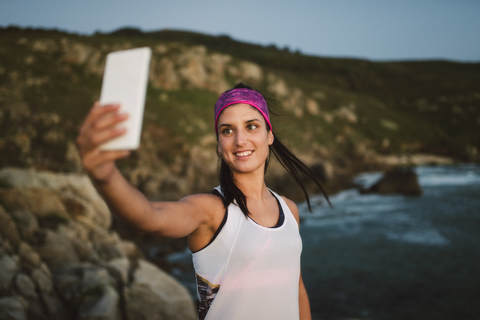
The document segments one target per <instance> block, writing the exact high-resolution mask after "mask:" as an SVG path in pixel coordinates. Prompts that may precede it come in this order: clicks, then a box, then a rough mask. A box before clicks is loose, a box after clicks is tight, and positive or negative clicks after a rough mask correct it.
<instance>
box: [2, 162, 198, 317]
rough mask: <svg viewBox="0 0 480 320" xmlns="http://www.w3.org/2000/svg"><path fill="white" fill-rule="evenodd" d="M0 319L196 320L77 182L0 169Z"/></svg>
mask: <svg viewBox="0 0 480 320" xmlns="http://www.w3.org/2000/svg"><path fill="white" fill-rule="evenodd" d="M0 183H1V187H0V205H1V206H0V319H2V320H3V319H15V320H23V319H25V320H26V319H59V320H60V319H62V320H63V319H96V320H98V319H105V320H106V319H109V320H110V319H112V320H113V319H121V320H133V319H135V320H137V319H152V320H153V319H196V312H195V307H194V303H193V301H192V299H191V297H190V295H189V294H188V292H187V290H186V289H185V288H184V287H183V286H181V285H180V284H179V283H178V282H177V281H176V280H174V279H173V278H172V277H171V276H169V275H168V274H167V273H166V272H164V271H162V270H161V269H159V268H158V267H156V266H155V265H153V264H152V263H150V262H148V261H146V260H145V259H144V258H143V257H142V256H143V255H142V254H141V251H140V250H139V249H138V248H137V246H136V245H135V244H134V243H132V242H128V241H125V240H122V239H120V237H119V236H118V234H117V233H116V232H115V231H112V230H111V229H110V227H111V214H110V212H109V210H108V208H107V206H106V205H105V203H104V202H103V200H102V199H101V198H100V196H99V195H98V193H97V192H96V190H95V189H94V187H93V186H92V184H91V183H90V180H89V179H88V178H87V177H86V176H84V175H76V174H54V173H48V172H37V171H34V170H22V169H16V168H4V169H2V170H0Z"/></svg>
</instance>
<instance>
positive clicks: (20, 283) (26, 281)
mask: <svg viewBox="0 0 480 320" xmlns="http://www.w3.org/2000/svg"><path fill="white" fill-rule="evenodd" d="M15 289H16V290H17V292H18V293H20V294H21V295H22V296H23V297H24V298H26V299H38V295H37V292H36V291H35V283H33V281H32V280H31V279H30V278H29V277H28V276H27V275H26V274H24V273H20V274H18V275H17V276H16V278H15Z"/></svg>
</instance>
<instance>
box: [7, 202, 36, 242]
mask: <svg viewBox="0 0 480 320" xmlns="http://www.w3.org/2000/svg"><path fill="white" fill-rule="evenodd" d="M11 216H12V219H13V220H14V221H15V223H16V225H17V230H18V232H19V234H20V237H21V238H22V239H24V240H25V241H27V242H33V238H34V233H35V231H36V230H38V221H37V218H35V216H34V215H33V214H32V213H31V212H30V211H28V210H14V211H12V212H11Z"/></svg>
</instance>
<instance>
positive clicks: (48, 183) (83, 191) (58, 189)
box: [0, 167, 111, 229]
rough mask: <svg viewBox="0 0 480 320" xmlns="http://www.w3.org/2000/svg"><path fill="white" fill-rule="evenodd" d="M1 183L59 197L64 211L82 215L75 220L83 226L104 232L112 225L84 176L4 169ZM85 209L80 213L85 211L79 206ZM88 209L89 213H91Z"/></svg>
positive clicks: (107, 213)
mask: <svg viewBox="0 0 480 320" xmlns="http://www.w3.org/2000/svg"><path fill="white" fill-rule="evenodd" d="M0 179H2V180H4V181H7V182H8V183H9V184H10V185H12V186H13V187H16V188H24V189H25V188H29V189H43V190H45V189H48V190H50V192H51V193H56V194H57V195H60V196H61V199H60V201H61V202H62V205H63V207H64V208H65V207H67V208H70V209H72V208H73V209H80V211H78V212H80V213H81V214H80V215H79V216H78V217H76V218H78V219H80V220H81V221H82V222H84V223H85V224H86V225H89V226H93V227H101V228H105V229H108V228H109V227H110V225H111V214H110V210H109V209H108V207H107V205H106V204H105V202H104V201H103V199H102V198H101V197H100V195H99V194H98V192H97V190H96V189H95V187H94V186H93V185H92V183H91V181H90V179H89V178H88V176H86V175H79V174H58V173H52V172H38V171H35V170H25V169H19V168H9V167H7V168H3V169H2V170H0ZM47 193H48V192H47ZM68 199H73V201H72V202H69V200H68ZM79 199H82V200H84V201H80V200H79ZM40 200H41V199H40ZM63 200H65V201H63ZM77 204H79V205H80V206H77ZM85 204H88V205H85ZM84 205H85V208H83V209H85V210H84V211H81V210H83V209H82V208H81V206H84ZM89 207H91V208H92V209H91V210H90V209H89ZM67 211H68V210H67Z"/></svg>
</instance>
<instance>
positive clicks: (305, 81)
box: [0, 28, 480, 165]
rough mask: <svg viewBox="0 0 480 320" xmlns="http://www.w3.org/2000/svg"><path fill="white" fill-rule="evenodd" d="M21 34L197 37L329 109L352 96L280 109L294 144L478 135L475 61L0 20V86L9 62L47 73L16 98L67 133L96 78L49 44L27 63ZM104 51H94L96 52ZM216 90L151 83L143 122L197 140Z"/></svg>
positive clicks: (95, 41)
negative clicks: (347, 117)
mask: <svg viewBox="0 0 480 320" xmlns="http://www.w3.org/2000/svg"><path fill="white" fill-rule="evenodd" d="M22 37H23V38H28V39H30V40H34V39H45V38H48V39H53V40H54V41H59V40H60V39H61V38H68V39H72V40H74V41H77V42H82V43H85V44H88V45H90V46H92V47H95V48H101V47H102V46H104V47H105V46H107V47H108V46H110V47H112V46H115V45H118V44H121V43H123V42H126V41H128V42H129V43H130V44H132V45H133V46H155V45H156V44H158V43H166V44H169V43H173V42H175V43H182V44H184V45H187V46H190V45H199V44H201V45H205V46H206V47H207V49H208V51H209V52H220V53H225V54H229V55H231V56H232V57H233V59H234V60H247V61H252V62H255V63H257V64H258V65H260V66H261V67H262V68H263V69H264V70H265V71H266V72H274V73H275V74H277V75H279V76H281V77H283V78H284V79H285V80H286V82H287V84H288V85H290V86H292V87H293V86H294V87H298V88H301V89H302V90H303V92H304V93H305V94H307V95H308V96H318V95H319V94H320V96H321V97H320V98H318V99H317V102H318V103H319V105H320V109H321V111H326V112H335V110H338V108H339V107H341V106H345V105H347V106H348V105H352V104H353V105H354V106H355V107H354V112H355V113H356V115H357V118H358V121H357V122H356V123H352V122H346V121H343V120H340V119H336V120H334V121H333V122H331V123H328V122H326V121H325V120H324V119H323V118H321V117H311V116H306V115H305V116H303V117H301V118H296V117H293V116H289V117H279V119H280V120H279V127H280V128H281V130H280V131H283V132H284V135H286V136H288V137H289V139H290V141H291V144H292V145H293V146H294V147H295V148H296V149H298V150H308V149H309V147H310V146H311V142H312V141H316V142H317V143H318V144H319V145H323V146H326V147H327V149H328V150H329V151H330V152H331V153H332V154H337V155H348V153H349V152H351V150H352V148H354V147H355V146H358V145H360V144H363V145H365V146H366V147H367V148H372V149H375V150H376V151H377V152H382V153H399V152H431V153H437V154H445V155H452V156H455V157H462V156H463V155H464V153H465V150H466V149H467V148H468V147H472V146H474V147H477V148H478V147H479V146H480V135H478V134H475V133H476V132H478V129H479V128H480V88H479V87H478V83H480V64H478V63H477V64H463V63H453V62H447V61H417V62H415V61H412V62H370V61H365V60H354V59H333V58H320V57H313V56H305V55H302V54H300V53H298V52H296V53H291V52H289V51H288V50H287V49H283V50H279V49H277V48H275V47H273V46H270V47H263V46H259V45H253V44H247V43H241V42H237V41H234V40H232V39H230V38H228V37H226V36H219V37H213V36H208V35H202V34H196V33H191V32H180V31H168V30H167V31H159V32H149V33H141V32H139V31H138V30H134V29H123V30H119V31H117V32H114V33H112V34H96V35H94V36H89V37H85V36H78V35H73V34H66V33H63V32H57V31H45V30H31V29H15V28H7V29H0V41H1V45H2V48H3V49H2V50H1V51H0V61H1V62H0V67H1V68H2V71H3V72H1V74H0V87H2V88H6V90H7V91H8V90H9V88H10V87H11V86H12V85H14V83H12V80H11V77H9V75H10V74H11V72H12V71H16V72H18V73H20V74H27V75H28V76H34V77H44V76H46V77H47V78H48V79H49V80H50V81H48V82H47V83H46V84H44V85H41V86H36V87H25V88H23V90H22V92H21V98H22V99H23V101H24V102H25V103H26V104H27V105H28V106H29V108H30V109H31V111H32V112H33V113H39V112H56V113H57V114H59V115H60V117H61V118H62V120H64V121H65V123H66V124H65V123H64V128H63V129H64V130H65V134H66V135H67V137H68V138H69V139H73V137H74V136H75V135H76V128H77V127H78V125H79V122H80V120H81V119H82V118H83V115H84V114H85V113H86V112H87V110H88V108H89V106H90V104H91V101H93V100H94V99H95V98H97V97H98V92H99V87H100V85H101V79H100V77H98V76H94V75H92V74H89V73H86V72H85V71H84V70H83V66H81V65H80V66H78V65H74V64H70V65H68V64H66V65H65V64H62V63H60V62H59V61H57V60H56V58H57V57H56V56H55V54H53V55H50V56H47V55H41V54H37V53H33V55H34V57H35V62H34V63H32V64H30V65H28V66H26V65H25V59H26V57H28V56H29V55H32V52H28V50H27V49H26V48H25V47H22V46H19V45H18V43H17V42H18V39H19V38H22ZM106 53H107V51H105V52H102V54H103V55H105V54H106ZM259 89H265V88H259ZM162 93H167V95H168V100H167V101H166V102H160V101H159V99H158V97H159V95H160V94H162ZM216 96H217V95H216V94H214V93H212V92H209V91H205V90H198V89H187V88H182V89H180V90H176V91H165V90H161V89H156V88H153V87H150V88H149V90H148V97H147V103H146V105H147V110H146V117H145V121H146V124H153V125H159V126H161V127H164V128H166V129H167V130H168V131H169V132H170V133H171V134H172V135H178V136H180V137H182V139H183V141H186V142H187V143H188V142H192V143H195V142H198V139H199V138H200V137H202V136H203V135H205V134H207V133H208V131H209V129H210V127H211V126H212V120H211V106H212V105H213V103H214V102H215V99H216ZM322 97H323V98H322ZM11 101H13V100H11ZM11 101H10V102H11ZM281 113H282V112H281ZM287 114H288V113H287ZM185 115H187V118H186V120H187V121H191V120H193V119H198V118H200V119H203V120H204V122H205V123H206V124H207V126H206V127H207V128H208V129H207V130H205V128H200V127H199V126H192V130H191V132H185V130H184V128H183V127H184V126H183V125H181V124H179V119H181V118H182V117H185ZM284 120H286V121H284ZM6 121H7V120H6V119H4V122H6ZM5 124H8V123H5ZM8 130H9V129H8V125H2V129H0V134H1V136H6V135H8ZM386 140H387V141H386ZM339 141H340V142H339ZM32 143H33V149H34V150H37V151H36V152H38V153H39V154H38V155H37V156H42V154H47V153H48V152H58V151H55V149H58V146H47V145H46V144H45V143H42V141H40V139H37V140H34V141H32ZM35 146H38V147H35ZM42 148H43V149H42ZM40 150H43V151H40ZM62 151H64V149H62ZM12 152H13V151H12ZM34 156H35V155H34ZM13 158H14V157H13ZM13 158H12V159H10V160H8V161H2V163H1V164H2V165H7V164H14V163H11V162H12V161H13Z"/></svg>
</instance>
